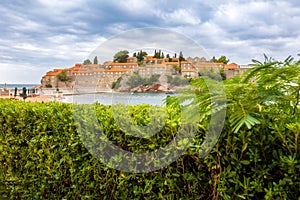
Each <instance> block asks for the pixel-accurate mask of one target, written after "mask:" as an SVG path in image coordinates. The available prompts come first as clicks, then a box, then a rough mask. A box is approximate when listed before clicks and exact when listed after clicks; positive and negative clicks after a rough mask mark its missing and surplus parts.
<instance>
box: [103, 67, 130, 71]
mask: <svg viewBox="0 0 300 200" xmlns="http://www.w3.org/2000/svg"><path fill="white" fill-rule="evenodd" d="M129 71H131V69H126V68H125V69H124V68H111V69H105V72H129Z"/></svg>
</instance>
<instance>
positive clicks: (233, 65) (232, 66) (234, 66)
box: [225, 63, 238, 69]
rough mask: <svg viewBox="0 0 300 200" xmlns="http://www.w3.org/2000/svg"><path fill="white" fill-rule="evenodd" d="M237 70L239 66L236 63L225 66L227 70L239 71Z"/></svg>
mask: <svg viewBox="0 0 300 200" xmlns="http://www.w3.org/2000/svg"><path fill="white" fill-rule="evenodd" d="M237 68H238V65H237V64H235V63H230V64H227V65H225V69H237Z"/></svg>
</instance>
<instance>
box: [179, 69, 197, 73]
mask: <svg viewBox="0 0 300 200" xmlns="http://www.w3.org/2000/svg"><path fill="white" fill-rule="evenodd" d="M181 71H182V72H196V71H195V69H181Z"/></svg>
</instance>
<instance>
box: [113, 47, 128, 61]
mask: <svg viewBox="0 0 300 200" xmlns="http://www.w3.org/2000/svg"><path fill="white" fill-rule="evenodd" d="M128 54H129V51H127V50H121V51H119V52H117V53H116V54H115V55H114V62H119V63H125V62H127V60H126V59H127V58H128V57H129V56H128Z"/></svg>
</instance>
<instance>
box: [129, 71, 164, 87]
mask: <svg viewBox="0 0 300 200" xmlns="http://www.w3.org/2000/svg"><path fill="white" fill-rule="evenodd" d="M159 77H160V75H159V74H153V75H151V76H150V77H149V78H147V77H146V78H143V77H141V75H140V74H138V73H133V74H132V75H131V76H130V77H129V79H128V81H127V85H129V86H130V88H135V87H138V86H141V85H142V86H146V85H151V84H154V83H155V82H157V81H158V79H159Z"/></svg>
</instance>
